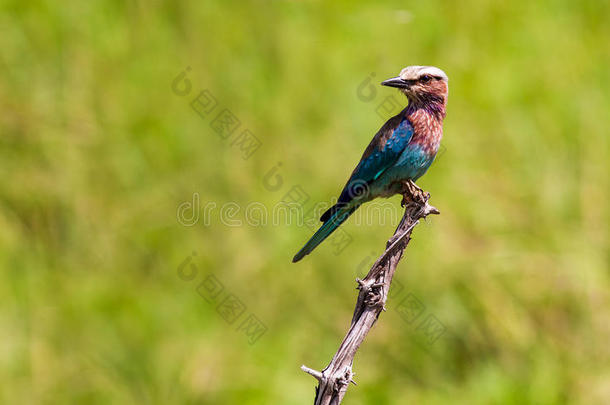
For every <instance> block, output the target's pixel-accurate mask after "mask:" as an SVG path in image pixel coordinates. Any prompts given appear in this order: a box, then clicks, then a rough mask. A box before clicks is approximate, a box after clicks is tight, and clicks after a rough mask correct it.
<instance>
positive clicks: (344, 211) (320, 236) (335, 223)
mask: <svg viewBox="0 0 610 405" xmlns="http://www.w3.org/2000/svg"><path fill="white" fill-rule="evenodd" d="M359 206H360V205H356V206H352V207H349V206H348V207H340V208H337V209H336V210H334V212H333V213H332V215H331V216H329V218H328V219H327V220H326V221H325V222H324V223H323V224H322V226H321V227H320V229H318V230H317V231H316V233H314V235H313V236H312V237H311V239H309V241H307V243H306V244H305V246H303V248H302V249H301V250H299V253H297V254H296V255H295V256H294V258H293V259H292V262H293V263H296V262H298V261H299V260H301V259H302V258H303V257H305V256H306V255H308V254H310V253H311V252H312V250H314V249H315V248H316V246H318V245H319V244H320V243H322V242H323V241H324V239H326V238H328V236H329V235H330V234H331V233H333V231H334V230H335V229H337V228H338V227H339V225H341V224H342V223H343V222H345V220H346V219H347V218H348V217H349V216H350V215H352V214H353V213H354V211H356V209H357V208H358V207H359ZM329 211H330V210H329Z"/></svg>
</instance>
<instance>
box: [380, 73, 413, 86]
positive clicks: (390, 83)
mask: <svg viewBox="0 0 610 405" xmlns="http://www.w3.org/2000/svg"><path fill="white" fill-rule="evenodd" d="M381 85H382V86H388V87H397V88H399V89H407V88H409V82H408V81H406V80H403V79H401V78H400V76H397V77H393V78H391V79H388V80H386V81H383V82H381Z"/></svg>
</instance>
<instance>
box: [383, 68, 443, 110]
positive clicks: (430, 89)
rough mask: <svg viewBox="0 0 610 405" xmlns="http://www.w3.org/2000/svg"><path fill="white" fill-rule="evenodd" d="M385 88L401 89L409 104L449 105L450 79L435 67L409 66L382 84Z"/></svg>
mask: <svg viewBox="0 0 610 405" xmlns="http://www.w3.org/2000/svg"><path fill="white" fill-rule="evenodd" d="M381 84H382V85H384V86H389V87H396V88H399V89H400V91H401V92H402V93H404V94H405V95H406V96H407V98H408V99H409V102H414V103H426V102H437V103H438V102H440V103H442V105H445V104H446V103H447V96H448V94H449V78H448V77H447V75H446V74H445V72H443V71H442V70H440V69H439V68H437V67H434V66H408V67H406V68H404V69H403V70H401V71H400V75H398V76H397V77H393V78H391V79H388V80H386V81H384V82H382V83H381Z"/></svg>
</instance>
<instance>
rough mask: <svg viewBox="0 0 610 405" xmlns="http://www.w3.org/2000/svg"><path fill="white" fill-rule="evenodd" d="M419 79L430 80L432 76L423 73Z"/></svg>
mask: <svg viewBox="0 0 610 405" xmlns="http://www.w3.org/2000/svg"><path fill="white" fill-rule="evenodd" d="M419 80H421V81H422V82H424V83H425V82H429V81H430V80H432V76H430V75H423V76H422V77H420V78H419Z"/></svg>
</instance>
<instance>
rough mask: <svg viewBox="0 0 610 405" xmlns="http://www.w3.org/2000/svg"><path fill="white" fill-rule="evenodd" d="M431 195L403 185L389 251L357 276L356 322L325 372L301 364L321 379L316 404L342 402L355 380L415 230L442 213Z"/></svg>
mask: <svg viewBox="0 0 610 405" xmlns="http://www.w3.org/2000/svg"><path fill="white" fill-rule="evenodd" d="M429 199H430V194H429V193H426V192H424V191H423V190H421V189H420V188H419V187H417V186H416V185H415V184H414V183H413V182H410V181H409V182H407V183H405V184H403V205H404V206H405V213H404V215H403V217H402V220H401V221H400V224H399V225H398V227H397V228H396V231H395V232H394V235H393V236H392V237H391V238H390V240H388V242H387V244H386V250H385V251H384V252H383V254H382V255H381V256H380V257H379V259H377V261H376V262H375V263H374V264H373V266H372V267H371V270H369V272H368V274H367V275H366V277H365V278H364V279H362V280H360V279H356V282H357V283H358V286H357V287H356V288H357V289H358V290H359V293H358V299H357V301H356V308H355V309H354V315H353V317H352V322H351V325H350V327H349V330H348V331H347V334H346V335H345V338H343V341H342V342H341V345H340V346H339V349H338V350H337V353H335V355H334V357H333V358H332V360H331V362H330V364H329V365H328V366H327V367H326V368H325V369H324V370H323V371H322V372H320V371H316V370H312V369H310V368H309V367H305V366H301V369H302V370H303V371H305V372H306V373H308V374H310V375H312V376H313V377H314V378H316V379H317V380H318V387H317V388H316V397H315V401H314V405H338V404H340V403H341V401H342V400H343V396H344V395H345V393H346V391H347V387H348V385H349V383H350V382H351V383H353V384H354V385H355V384H356V383H355V382H354V380H353V377H354V373H353V372H352V364H353V362H354V356H355V355H356V352H357V351H358V348H359V347H360V345H361V344H362V342H363V341H364V338H365V337H366V335H367V334H368V332H369V331H370V330H371V328H372V327H373V325H374V324H375V322H376V321H377V318H378V317H379V314H380V313H381V311H385V303H386V300H387V298H388V291H389V289H390V284H391V283H392V278H393V277H394V272H395V270H396V266H397V265H398V262H399V261H400V259H401V257H402V254H403V252H404V250H405V248H406V247H407V245H408V244H409V241H410V240H411V232H413V228H415V226H416V225H417V224H418V223H419V220H420V219H422V218H425V217H426V216H428V215H430V214H440V212H439V210H437V209H436V208H435V207H433V206H431V205H429V204H428V200H429Z"/></svg>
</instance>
